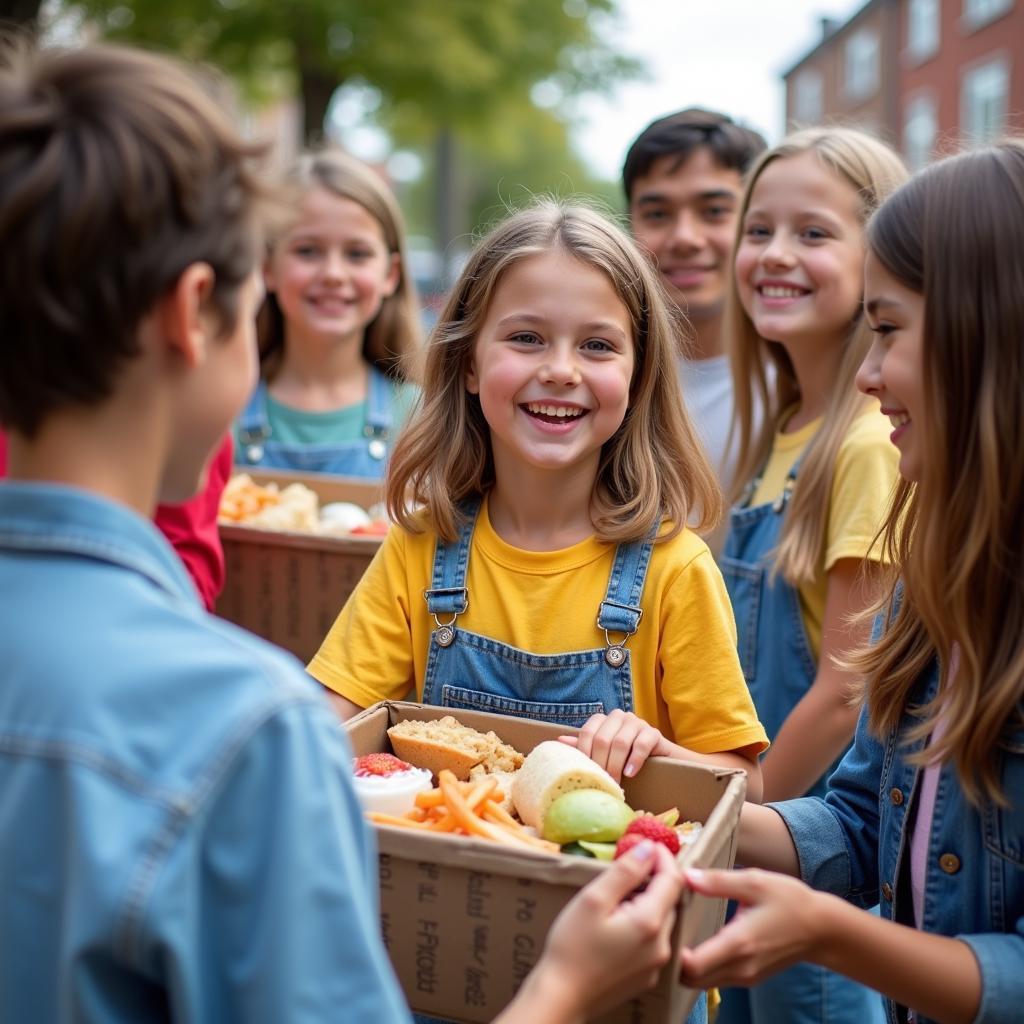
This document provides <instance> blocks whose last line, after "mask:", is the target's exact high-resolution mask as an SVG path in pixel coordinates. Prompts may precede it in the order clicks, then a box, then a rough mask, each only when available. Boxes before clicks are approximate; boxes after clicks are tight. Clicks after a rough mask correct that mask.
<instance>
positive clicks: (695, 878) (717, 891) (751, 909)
mask: <svg viewBox="0 0 1024 1024" xmlns="http://www.w3.org/2000/svg"><path fill="white" fill-rule="evenodd" d="M683 877H684V879H685V881H686V885H687V887H688V888H690V889H692V890H693V891H694V892H699V893H703V894H704V895H705V896H721V897H724V898H726V899H732V900H736V901H737V902H738V903H739V904H740V910H739V912H738V913H737V914H736V916H735V917H734V918H733V919H732V920H731V921H730V922H729V923H728V924H727V925H726V926H725V927H724V928H722V930H721V931H719V932H718V933H717V934H715V935H713V936H712V937H711V938H710V939H708V940H707V941H706V942H702V943H701V944H700V945H699V946H695V947H694V948H693V949H684V950H683V952H682V956H681V957H680V965H679V966H680V977H681V979H682V981H683V982H685V983H686V984H687V985H690V986H692V987H694V988H714V987H719V986H721V987H728V986H731V985H742V986H749V985H756V984H757V983H758V982H760V981H763V980H764V979H765V978H767V977H770V976H771V975H773V974H775V973H777V972H778V971H781V970H784V969H785V968H787V967H791V966H792V965H793V964H795V963H799V962H800V961H801V960H808V959H811V958H812V957H813V955H814V951H815V949H816V948H818V947H820V946H821V945H822V944H823V943H824V940H825V931H826V929H825V926H824V925H823V924H822V921H823V920H824V918H825V917H827V915H822V914H821V906H820V904H821V901H822V900H826V899H831V897H828V896H824V895H823V894H822V893H818V892H815V891H814V890H813V889H811V888H809V887H808V886H807V885H805V884H804V883H803V882H801V881H799V880H798V879H796V878H790V877H789V876H787V875H778V874H775V873H774V872H772V871H761V870H758V869H756V868H751V869H748V870H743V871H701V870H698V869H696V868H688V869H687V870H686V871H684V872H683Z"/></svg>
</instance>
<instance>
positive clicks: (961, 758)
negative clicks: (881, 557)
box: [848, 140, 1024, 803]
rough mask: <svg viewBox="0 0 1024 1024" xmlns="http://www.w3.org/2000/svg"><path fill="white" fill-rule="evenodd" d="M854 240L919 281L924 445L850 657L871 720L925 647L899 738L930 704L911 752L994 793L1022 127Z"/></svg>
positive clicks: (1022, 281)
mask: <svg viewBox="0 0 1024 1024" xmlns="http://www.w3.org/2000/svg"><path fill="white" fill-rule="evenodd" d="M868 244H869V246H870V249H871V252H872V253H873V254H874V255H875V256H876V257H877V258H878V260H879V262H880V263H881V264H882V265H883V266H884V267H885V269H886V270H887V271H888V272H889V273H890V274H892V275H893V276H894V277H895V278H896V279H897V280H898V281H900V282H901V283H902V284H904V285H905V286H906V287H907V288H909V289H911V290H912V291H914V292H918V293H920V294H922V295H923V296H924V308H925V312H924V328H923V330H924V340H923V351H924V353H925V355H924V359H923V364H924V365H923V367H922V381H923V386H924V396H925V398H924V405H925V409H926V414H925V415H926V420H927V421H926V422H925V423H923V424H917V426H916V430H917V431H918V434H919V436H920V437H921V438H923V439H926V441H927V444H928V449H927V453H926V455H925V458H924V460H923V466H922V470H921V478H920V480H919V481H917V482H916V483H908V482H903V483H902V484H901V485H900V488H899V491H898V493H897V495H896V497H895V499H894V505H893V507H892V509H891V511H890V514H889V516H888V519H887V521H886V524H885V528H884V535H883V536H884V542H885V547H886V550H887V551H888V552H889V554H890V556H891V559H892V569H891V579H890V587H889V590H888V594H887V596H886V598H885V601H884V602H883V606H882V607H884V608H885V609H886V610H887V617H888V619H889V622H888V626H887V629H886V631H885V633H884V634H883V635H882V637H881V639H880V640H879V642H878V643H877V644H876V645H874V646H873V647H871V648H868V649H865V650H863V651H859V652H857V653H856V654H855V655H854V656H853V657H851V658H850V659H848V660H849V664H850V665H851V667H852V668H853V669H854V670H855V671H858V672H860V673H862V675H863V676H864V678H865V680H866V685H867V696H868V707H869V710H870V716H871V717H870V721H871V726H872V728H873V729H874V730H875V731H876V732H877V733H879V734H884V733H886V732H888V731H889V730H891V729H895V728H896V727H897V726H898V725H899V722H900V718H901V716H902V715H903V714H904V713H905V712H906V710H907V704H908V700H909V699H910V696H911V693H912V690H913V689H914V686H915V684H916V682H917V680H918V678H919V677H920V675H921V673H922V672H923V671H924V670H925V669H927V668H928V667H929V666H930V665H931V664H932V663H933V662H934V660H935V659H936V658H938V662H939V665H940V667H941V680H940V688H939V693H938V696H937V697H936V699H935V700H934V701H933V702H932V703H930V704H928V705H926V706H924V707H920V708H914V709H911V710H912V713H913V714H915V715H917V716H918V717H919V719H920V721H919V723H918V724H917V725H916V726H914V727H913V728H912V729H911V730H910V731H909V732H908V734H907V737H906V738H907V740H908V742H913V741H915V740H920V739H923V738H924V737H926V736H927V735H928V734H929V733H930V732H931V731H932V730H933V728H934V726H935V723H936V718H937V716H938V715H939V713H940V711H941V714H942V717H943V722H944V725H945V731H944V732H943V734H942V735H941V737H940V738H938V739H937V740H936V742H935V743H933V744H932V745H931V746H929V747H928V749H927V751H925V752H924V753H922V754H919V755H917V757H916V759H915V760H916V761H917V762H918V763H926V762H927V763H934V762H938V761H945V760H952V761H953V762H954V764H955V765H956V769H957V773H958V775H959V777H960V780H961V783H962V785H963V787H964V790H965V792H966V793H967V795H968V797H969V798H970V799H971V800H972V801H974V802H976V803H977V802H979V800H980V799H981V798H982V796H984V797H985V798H988V799H992V800H995V801H997V802H1001V803H1005V802H1006V798H1007V796H1008V794H1005V793H1002V792H1001V791H1000V784H999V775H998V756H999V746H1000V741H1001V740H1004V741H1005V739H1006V731H1007V730H1008V729H1013V728H1019V727H1020V726H1021V725H1022V715H1021V701H1022V698H1024V460H1022V458H1021V452H1024V390H1022V388H1024V258H1022V254H1024V141H1019V140H1018V141H1007V142H1005V143H1002V144H1000V145H997V146H993V147H991V148H989V149H984V150H980V151H975V152H971V153H964V154H962V155H960V156H956V157H951V158H949V159H947V160H944V161H942V162H940V163H938V164H935V165H933V166H932V167H930V168H928V169H927V170H925V171H922V172H921V173H920V174H919V175H917V176H916V177H914V178H913V179H912V180H911V181H910V182H909V183H908V184H906V185H905V186H903V188H901V189H900V190H899V191H898V192H896V193H895V194H894V195H893V196H892V197H891V198H890V199H889V200H888V201H887V202H886V203H885V204H884V205H883V206H882V208H881V209H880V210H879V211H878V213H877V214H876V216H875V218H874V220H873V221H872V222H871V225H870V227H869V232H868ZM900 588H901V589H902V598H897V594H898V592H899V589H900ZM954 649H957V650H958V651H959V667H958V669H957V672H956V677H955V678H951V675H950V660H951V657H952V655H953V651H954ZM1010 795H1011V796H1013V797H1014V798H1017V797H1019V794H1010Z"/></svg>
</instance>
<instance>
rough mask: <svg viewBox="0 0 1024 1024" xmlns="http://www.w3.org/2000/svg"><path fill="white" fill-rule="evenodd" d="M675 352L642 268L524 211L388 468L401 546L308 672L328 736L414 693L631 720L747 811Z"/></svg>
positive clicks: (616, 241) (711, 498)
mask: <svg viewBox="0 0 1024 1024" xmlns="http://www.w3.org/2000/svg"><path fill="white" fill-rule="evenodd" d="M677 338H678V325H677V324H676V323H675V322H673V320H672V317H671V314H670V312H669V310H668V308H667V306H666V303H665V301H664V299H663V297H662V294H661V289H660V287H659V285H658V283H657V280H656V277H655V275H654V273H653V271H652V269H651V268H650V266H649V265H648V264H647V262H646V261H645V259H644V257H643V256H642V255H641V254H640V253H639V251H638V250H637V249H636V248H635V246H634V245H633V243H632V242H631V241H630V240H629V239H628V238H627V237H626V236H625V235H624V234H623V233H622V232H621V231H620V230H619V229H618V228H617V227H616V226H615V225H614V224H612V223H611V222H609V221H608V220H606V219H605V218H603V217H601V216H599V215H598V214H595V213H593V212H592V211H590V210H587V209H586V208H584V207H580V206H575V205H566V204H561V203H555V202H542V203H539V204H537V205H536V206H534V207H532V208H530V209H528V210H525V211H522V212H520V213H518V214H515V215H513V216H511V217H510V218H509V219H508V220H506V221H505V222H504V223H503V224H501V225H500V226H499V227H497V228H496V229H495V230H494V231H493V232H492V233H491V234H490V235H489V236H488V237H487V238H486V239H484V241H483V242H482V243H481V245H480V246H479V248H478V249H477V250H476V252H475V253H474V255H473V256H472V257H471V259H470V261H469V263H468V264H467V266H466V268H465V270H464V271H463V273H462V276H461V278H460V280H459V281H458V282H457V284H456V286H455V288H454V289H453V291H452V294H451V296H450V298H449V300H448V304H447V307H446V309H445V310H444V312H443V314H442V316H441V319H440V321H439V323H438V324H437V327H436V328H435V331H434V334H433V336H432V338H431V341H430V343H429V345H428V348H427V354H426V372H425V378H424V386H423V395H422V401H421V403H420V406H419V407H418V409H417V411H416V412H415V413H414V415H413V418H412V419H411V421H410V422H409V424H408V425H407V427H406V429H405V430H404V432H403V433H402V435H401V436H400V437H399V439H398V441H397V443H396V445H395V449H394V453H393V455H392V463H391V470H390V474H389V478H388V487H387V490H388V504H389V508H390V511H391V514H392V517H393V519H394V520H395V522H396V524H397V525H396V527H394V528H393V529H392V530H391V532H390V533H389V535H388V536H387V538H386V539H385V541H384V543H383V545H382V547H381V550H380V552H379V553H378V555H377V557H376V558H375V560H374V561H373V563H372V564H371V566H370V567H369V569H368V570H367V572H366V574H365V576H364V577H363V579H362V580H361V581H360V583H359V585H358V586H357V588H356V590H355V591H354V593H353V594H352V596H351V597H350V599H349V601H348V603H347V604H346V605H345V607H344V608H343V609H342V611H341V614H340V615H339V617H338V619H337V621H336V622H335V624H334V626H333V627H332V628H331V630H330V632H329V634H328V636H327V638H326V639H325V641H324V643H323V646H322V647H321V649H320V651H319V652H318V654H317V655H316V656H315V657H314V659H313V661H312V662H311V663H310V666H309V671H310V673H311V674H312V675H313V676H314V677H315V678H317V679H318V680H320V682H321V683H323V684H324V685H325V686H326V687H328V688H329V689H330V690H332V691H333V693H334V696H335V703H336V705H337V706H338V708H339V711H340V713H341V714H342V716H343V717H348V716H350V715H351V714H354V713H355V712H356V711H358V710H359V709H361V708H364V707H367V706H369V705H370V704H372V703H374V702H376V701H379V700H383V699H401V698H403V697H405V696H406V695H407V694H408V693H409V692H410V691H413V692H415V694H416V696H417V697H418V699H420V700H422V701H423V702H425V703H432V704H438V705H443V706H446V707H451V708H473V709H482V710H486V711H496V712H499V713H504V714H510V715H518V716H522V717H526V718H536V719H542V720H545V721H551V722H559V723H563V724H566V725H582V724H583V723H584V722H585V721H587V720H588V719H589V718H590V717H591V715H592V714H594V713H603V712H610V711H612V710H613V709H622V710H624V711H627V712H634V711H635V713H636V714H637V715H639V716H640V717H642V718H643V719H645V720H646V721H647V722H649V723H651V724H652V725H656V726H657V727H658V728H659V729H661V730H662V731H663V732H664V733H665V735H666V736H668V737H671V738H672V739H673V740H674V741H675V742H676V743H678V744H680V745H681V747H682V751H683V753H682V756H687V757H690V758H692V759H693V760H697V761H703V762H706V763H709V764H714V765H722V766H728V767H734V768H737V767H738V768H742V769H745V770H746V771H747V772H748V773H749V789H750V792H751V795H752V796H753V797H755V798H758V797H759V794H760V777H759V770H758V767H757V757H758V754H759V753H760V752H761V751H762V750H763V749H764V748H765V746H766V741H765V734H764V729H763V728H762V727H761V725H760V723H759V722H758V720H757V716H756V714H755V713H754V709H753V705H752V703H751V700H750V696H749V693H748V692H747V687H746V685H745V683H744V681H743V674H742V671H741V669H740V664H739V659H738V657H737V653H736V641H735V626H734V622H733V618H732V613H731V610H730V608H729V601H728V596H727V594H726V591H725V587H724V584H723V582H722V578H721V575H720V573H719V571H718V569H717V567H716V565H715V563H714V560H713V559H712V557H711V554H710V552H709V551H708V549H707V546H706V545H705V544H704V543H703V541H701V540H700V539H699V538H698V537H697V536H696V534H695V533H693V532H692V531H691V530H690V529H688V528H687V527H686V526H685V524H686V522H687V519H688V516H689V514H690V511H691V509H695V508H696V509H700V510H701V513H702V516H703V523H702V524H698V525H703V526H708V525H710V524H711V523H713V521H714V519H715V518H716V515H717V513H718V511H719V509H720V506H721V499H720V495H719V494H718V492H717V485H716V483H715V477H714V473H713V470H712V469H711V467H710V465H709V464H708V462H707V459H706V457H705V455H704V454H703V452H702V450H701V448H700V445H699V443H698V441H697V439H696V435H695V433H694V429H693V426H692V425H691V423H690V422H689V420H688V418H687V416H686V413H685V411H684V409H683V406H682V403H681V401H680V397H679V387H678V382H677V380H676V377H675V371H674V368H673V367H674V360H675V357H676V354H677V350H678V344H677Z"/></svg>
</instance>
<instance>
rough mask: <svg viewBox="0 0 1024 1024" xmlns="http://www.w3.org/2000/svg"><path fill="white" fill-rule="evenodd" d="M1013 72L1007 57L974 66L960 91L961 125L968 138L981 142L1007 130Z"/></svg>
mask: <svg viewBox="0 0 1024 1024" xmlns="http://www.w3.org/2000/svg"><path fill="white" fill-rule="evenodd" d="M1009 91H1010V73H1009V68H1008V67H1007V64H1006V61H1004V60H993V61H990V62H989V63H988V64H980V65H978V66H977V67H974V68H971V70H970V71H968V72H967V73H966V74H965V75H964V77H963V83H962V86H961V91H960V129H961V132H962V133H963V135H964V136H965V137H966V139H967V140H968V141H969V142H972V143H975V144H981V143H984V142H988V141H990V140H991V139H993V138H995V137H996V136H997V135H999V134H1000V133H1001V132H1002V131H1003V130H1004V125H1005V121H1006V112H1007V105H1008V104H1007V100H1008V94H1009Z"/></svg>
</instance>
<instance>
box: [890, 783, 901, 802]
mask: <svg viewBox="0 0 1024 1024" xmlns="http://www.w3.org/2000/svg"><path fill="white" fill-rule="evenodd" d="M889 799H890V800H891V801H892V802H893V804H894V805H895V806H896V807H901V806H902V805H903V790H902V789H900V788H899V787H898V786H894V787H893V788H892V789H890V790H889Z"/></svg>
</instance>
